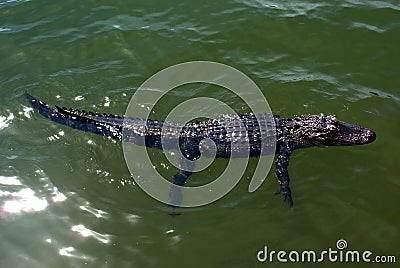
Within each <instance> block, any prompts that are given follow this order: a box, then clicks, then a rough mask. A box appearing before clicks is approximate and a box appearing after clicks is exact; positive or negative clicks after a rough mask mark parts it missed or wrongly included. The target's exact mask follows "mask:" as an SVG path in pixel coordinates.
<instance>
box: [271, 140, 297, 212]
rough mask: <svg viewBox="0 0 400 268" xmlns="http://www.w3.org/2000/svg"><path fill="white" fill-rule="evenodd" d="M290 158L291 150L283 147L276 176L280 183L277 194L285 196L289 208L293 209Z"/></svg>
mask: <svg viewBox="0 0 400 268" xmlns="http://www.w3.org/2000/svg"><path fill="white" fill-rule="evenodd" d="M289 157H290V150H289V149H288V148H287V147H286V146H283V149H281V150H280V151H279V152H278V157H277V159H276V162H275V165H276V171H275V173H276V176H277V177H278V181H279V185H280V187H279V191H278V192H276V193H275V194H282V195H283V196H284V201H285V202H287V203H288V204H289V206H290V207H291V208H292V207H293V199H292V192H291V191H290V186H289V172H288V165H289Z"/></svg>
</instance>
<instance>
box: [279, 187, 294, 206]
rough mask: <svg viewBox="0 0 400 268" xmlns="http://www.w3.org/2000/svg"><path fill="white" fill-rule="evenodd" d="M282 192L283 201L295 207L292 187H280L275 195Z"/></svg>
mask: <svg viewBox="0 0 400 268" xmlns="http://www.w3.org/2000/svg"><path fill="white" fill-rule="evenodd" d="M278 194H281V195H283V197H284V199H283V201H284V202H286V203H288V205H289V207H290V208H293V199H292V192H291V191H290V188H289V187H288V186H287V187H282V186H281V187H280V189H279V191H277V192H276V193H275V195H278Z"/></svg>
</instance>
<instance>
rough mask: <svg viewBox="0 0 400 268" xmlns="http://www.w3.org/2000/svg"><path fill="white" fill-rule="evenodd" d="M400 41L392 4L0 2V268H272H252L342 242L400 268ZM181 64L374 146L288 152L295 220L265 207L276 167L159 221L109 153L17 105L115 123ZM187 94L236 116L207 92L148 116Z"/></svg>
mask: <svg viewBox="0 0 400 268" xmlns="http://www.w3.org/2000/svg"><path fill="white" fill-rule="evenodd" d="M143 2H144V1H143ZM399 44H400V5H399V2H398V1H357V0H347V1H327V0H326V1H302V2H296V3H289V2H283V1H282V2H278V1H263V0H259V1H250V0H237V1H226V2H223V1H219V2H218V1H200V2H198V3H197V2H194V1H192V2H190V1H146V2H145V3H142V2H139V1H118V0H114V1H93V0H92V1H77V0H75V1H72V0H69V1H39V0H35V1H22V0H20V1H18V0H14V1H12V0H10V1H0V48H1V50H0V53H1V57H0V58H1V64H0V89H1V90H0V96H1V106H0V152H1V156H0V167H1V169H0V207H1V208H0V234H1V239H0V267H83V266H85V267H275V266H282V265H280V264H279V263H278V261H277V260H276V259H275V260H274V261H273V262H272V263H271V262H265V263H260V262H258V261H257V256H256V255H257V252H258V251H259V250H261V249H263V248H264V246H268V249H269V250H276V251H279V250H282V249H283V250H286V251H288V252H289V251H291V250H299V251H301V250H315V251H317V252H321V251H323V250H327V249H328V248H332V249H337V248H336V241H338V240H339V239H341V238H343V239H345V240H346V241H347V243H348V249H352V250H359V251H364V250H370V251H371V252H373V254H374V255H395V256H396V257H397V262H398V261H399V258H400V252H399V248H400V231H399V226H400V216H399V208H398V204H399V191H400V181H399V175H400V172H399V165H400V160H399V151H400V145H399V142H398V137H399V134H400V124H399V123H400V122H399V112H400V64H399V62H400V49H399ZM193 60H209V61H216V62H221V63H224V64H228V65H230V66H233V67H235V68H237V69H238V70H240V71H242V72H244V73H245V74H247V75H248V76H249V77H250V78H252V79H253V80H254V81H255V82H256V83H257V85H258V86H259V87H260V88H261V89H262V91H263V93H264V95H265V96H266V97H267V99H268V101H269V104H270V106H271V109H272V111H273V112H274V113H275V114H279V115H280V116H282V117H292V116H294V115H298V114H307V113H309V114H315V113H316V114H319V113H325V114H335V115H336V116H337V117H338V118H339V119H341V120H344V121H348V122H352V123H357V124H360V125H363V126H366V127H369V128H371V129H373V130H374V131H375V132H376V133H377V140H376V141H375V142H374V143H372V144H369V145H366V146H359V147H341V148H339V147H330V148H310V149H305V150H299V151H296V152H295V153H294V154H293V156H292V158H291V162H290V169H289V172H290V176H291V180H292V191H293V197H294V202H295V209H294V211H291V210H290V209H288V207H287V205H286V204H285V203H283V201H282V199H281V197H278V196H276V197H275V196H274V193H275V191H276V190H277V188H278V185H277V182H276V178H275V175H274V168H273V169H272V170H271V172H270V174H269V175H268V177H267V180H266V181H265V182H264V184H263V185H262V186H261V187H260V189H258V190H257V191H256V192H254V193H249V192H248V191H247V187H248V183H249V181H250V178H251V174H252V173H251V168H250V169H249V170H248V171H247V172H246V174H245V176H244V177H243V179H242V181H241V182H240V183H239V185H238V186H237V187H236V188H235V189H234V190H233V191H232V192H230V193H229V194H228V195H227V196H225V197H224V198H222V199H221V200H219V201H217V202H215V203H213V204H211V205H208V206H203V207H199V208H194V209H188V210H184V211H183V213H182V215H180V216H177V217H171V216H169V215H168V208H167V207H166V206H165V205H163V204H161V203H159V202H157V201H155V200H153V199H152V198H151V197H149V196H147V195H146V194H145V193H144V192H143V191H142V190H141V189H140V188H139V187H138V186H136V185H135V184H134V183H133V180H132V178H131V176H130V173H129V171H128V169H127V167H126V164H125V160H124V158H123V152H122V146H121V144H119V143H115V142H113V141H110V140H108V139H106V138H103V137H100V136H95V135H92V134H90V133H84V132H80V131H76V130H73V129H68V128H66V127H63V126H60V125H56V124H55V123H53V122H50V121H48V120H46V119H45V118H43V117H41V116H40V115H38V113H36V112H33V111H32V110H31V109H30V108H29V105H28V103H27V101H26V100H25V99H24V97H23V93H24V92H25V91H29V92H30V93H32V94H33V95H35V96H38V97H40V98H41V99H43V100H45V101H46V102H48V103H50V104H52V105H53V104H57V105H60V106H68V107H73V108H80V109H86V110H93V111H95V112H106V113H113V114H123V113H124V112H125V109H126V107H127V105H128V103H129V100H130V97H131V96H132V94H133V93H134V92H135V90H136V89H137V88H138V87H139V86H140V84H141V83H143V82H144V81H145V80H146V79H147V78H149V77H150V76H151V75H153V74H154V73H156V72H158V71H160V70H162V69H163V68H166V67H168V66H171V65H173V64H177V63H181V62H186V61H193ZM244 90H245V89H244ZM192 96H208V97H211V98H217V99H218V100H220V101H222V102H225V103H227V104H229V105H231V106H232V107H233V108H234V109H236V110H240V109H242V103H240V102H239V101H237V100H236V99H235V98H232V96H231V95H230V94H228V93H227V92H226V91H223V90H217V89H215V88H212V87H208V86H205V85H199V86H198V87H192V88H191V90H189V91H188V90H181V91H179V90H176V91H173V92H171V93H170V94H169V95H168V96H167V97H166V98H165V99H164V101H163V102H162V103H160V104H159V106H157V107H156V108H157V109H158V112H159V114H163V113H165V112H167V111H168V110H169V109H171V108H173V106H174V105H176V104H177V103H179V102H181V101H185V100H187V99H189V98H190V97H192ZM243 109H244V110H246V108H243ZM154 154H155V155H156V156H157V152H154ZM156 158H157V157H156ZM162 159H164V158H162ZM156 160H157V159H156ZM160 161H161V160H160ZM162 161H164V160H162ZM161 164H163V163H161ZM164 164H166V165H167V166H168V163H164ZM256 164H257V163H256V160H253V159H252V160H251V161H250V167H254V166H255V165H256ZM215 165H216V169H218V167H220V168H223V167H225V166H226V162H224V160H218V161H216V163H215ZM166 172H167V173H168V174H169V175H171V176H172V175H173V173H174V170H172V169H171V170H168V171H166ZM215 172H217V171H215ZM209 175H210V173H208V172H207V171H204V173H199V174H195V175H194V176H193V178H192V180H193V181H194V183H196V182H200V181H201V180H202V177H203V179H207V178H208V176H209ZM204 177H205V178H204ZM291 265H292V266H294V267H310V264H304V263H291ZM313 265H314V266H322V264H319V265H317V264H311V267H313ZM324 265H325V266H329V267H339V266H343V265H346V266H352V265H355V266H360V265H357V264H352V263H347V264H343V263H340V262H336V263H331V262H328V261H325V262H324ZM369 265H370V266H371V267H386V266H387V267H393V266H394V265H393V264H380V265H378V264H375V265H374V264H369Z"/></svg>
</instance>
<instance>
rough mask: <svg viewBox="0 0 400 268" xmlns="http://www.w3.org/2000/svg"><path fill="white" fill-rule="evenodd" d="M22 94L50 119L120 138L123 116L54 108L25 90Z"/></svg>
mask: <svg viewBox="0 0 400 268" xmlns="http://www.w3.org/2000/svg"><path fill="white" fill-rule="evenodd" d="M24 95H25V97H26V98H27V99H28V101H29V102H30V104H31V105H32V107H33V108H34V109H36V110H37V111H38V112H39V113H40V114H41V115H43V116H44V117H47V118H49V119H50V120H51V121H54V122H56V123H59V124H62V125H65V126H69V127H71V128H74V129H78V130H82V131H88V132H92V133H94V134H98V135H101V136H107V137H110V138H112V139H115V140H121V138H122V126H123V118H122V117H120V116H114V115H105V114H104V115H101V114H95V113H91V112H86V111H80V110H72V109H67V108H65V107H62V108H61V107H58V106H56V108H55V109H54V108H52V107H50V106H49V105H47V104H46V103H44V102H43V101H41V100H39V99H37V98H35V97H33V96H32V95H31V94H29V93H27V92H26V93H25V94H24Z"/></svg>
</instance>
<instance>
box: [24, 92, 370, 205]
mask: <svg viewBox="0 0 400 268" xmlns="http://www.w3.org/2000/svg"><path fill="white" fill-rule="evenodd" d="M25 97H26V98H27V99H28V101H29V102H30V104H31V105H32V106H33V108H35V109H36V110H37V111H38V112H39V113H40V114H41V115H43V116H44V117H47V118H49V119H50V120H52V121H54V122H57V123H60V124H63V125H66V126H69V127H72V128H75V129H79V130H83V131H88V132H92V133H95V134H98V135H102V136H106V137H109V138H112V139H116V140H123V139H124V137H123V129H124V126H125V129H130V130H131V131H132V135H133V139H132V140H131V141H132V142H135V137H134V136H135V135H140V136H142V137H145V144H144V145H145V146H147V147H152V148H159V149H168V148H165V147H163V146H164V145H162V143H161V128H163V127H164V128H165V129H167V132H168V131H169V132H170V134H171V135H172V134H174V135H176V134H178V135H179V145H180V149H181V151H182V153H183V154H184V155H185V156H186V157H187V158H188V159H190V160H195V159H196V158H198V157H199V156H200V150H199V144H200V142H201V140H203V139H204V138H209V139H211V140H213V141H214V142H215V144H216V145H217V146H216V147H217V152H216V157H220V158H229V157H230V156H231V154H230V152H231V150H230V149H232V150H233V149H235V150H239V151H240V150H241V149H242V148H241V144H243V146H249V145H250V147H249V149H250V151H249V152H248V153H249V155H248V156H260V154H261V147H262V146H263V145H262V144H261V133H260V127H259V124H258V121H257V118H258V119H260V118H261V119H266V120H267V121H268V120H273V121H274V123H275V128H276V131H275V133H274V135H276V145H275V154H276V155H277V156H276V160H275V165H276V170H275V173H276V176H277V178H278V182H279V185H280V187H279V190H278V192H277V193H276V194H282V195H283V196H284V200H285V201H286V202H287V203H288V204H289V206H290V207H293V199H292V194H291V189H290V186H289V182H290V179H289V173H288V165H289V158H290V155H291V153H292V152H293V151H294V150H296V149H299V148H307V147H312V146H346V145H347V146H349V145H362V144H367V143H371V142H373V141H374V140H375V139H376V134H375V132H374V131H372V130H371V129H368V128H365V127H362V126H359V125H354V124H350V123H346V122H343V121H339V120H337V119H336V117H335V116H332V115H328V116H325V115H323V114H320V115H301V116H297V117H295V118H293V119H284V118H280V117H279V116H276V115H274V116H273V118H271V117H272V116H271V115H257V117H256V116H255V115H254V114H239V115H238V116H239V118H240V120H241V122H242V124H244V125H245V127H246V132H247V133H246V134H247V135H242V134H243V133H237V134H238V135H236V139H237V140H236V141H238V143H235V146H236V147H237V148H231V144H232V139H233V137H230V136H229V135H228V134H227V131H226V130H225V129H223V128H222V127H221V125H220V123H223V122H224V120H226V118H227V116H225V117H224V116H221V117H220V118H219V119H210V120H207V121H201V122H199V121H195V122H190V123H188V124H186V125H185V126H184V127H183V128H182V129H181V128H180V127H179V126H178V125H174V124H170V123H167V122H164V121H156V120H146V121H145V120H144V119H137V118H125V117H122V116H118V115H112V114H105V113H104V114H99V113H93V112H86V111H85V110H77V109H68V108H65V107H62V108H61V107H59V106H56V108H55V109H54V108H51V107H50V106H48V105H47V104H46V103H44V102H42V101H41V100H39V99H37V98H35V97H33V96H32V95H30V94H29V93H25ZM144 121H145V122H144ZM127 123H128V125H127ZM124 124H125V125H124ZM176 131H179V133H176ZM267 134H268V133H267ZM246 136H247V137H248V139H244V137H246ZM142 145H143V144H142ZM191 174H192V172H190V171H187V169H186V170H179V171H178V173H177V174H176V175H175V176H173V183H174V184H176V185H181V186H182V185H184V184H185V182H186V181H187V179H188V178H189V176H190V175H191Z"/></svg>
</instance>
